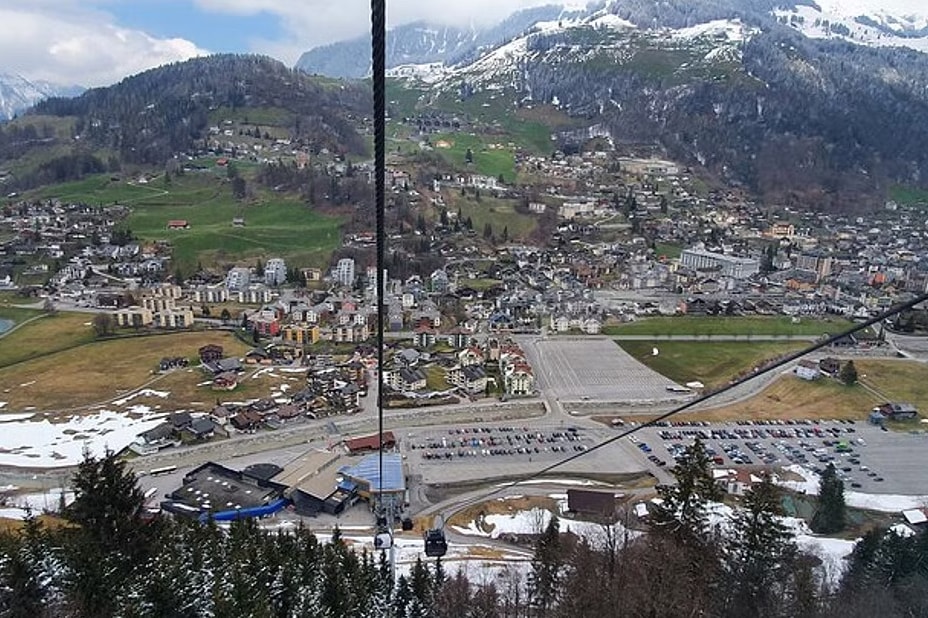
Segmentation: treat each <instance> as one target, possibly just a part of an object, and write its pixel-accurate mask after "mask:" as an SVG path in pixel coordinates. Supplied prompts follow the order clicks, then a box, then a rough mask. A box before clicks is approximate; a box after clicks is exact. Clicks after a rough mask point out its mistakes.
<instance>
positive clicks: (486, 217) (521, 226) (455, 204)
mask: <svg viewBox="0 0 928 618" xmlns="http://www.w3.org/2000/svg"><path fill="white" fill-rule="evenodd" d="M444 196H445V201H446V203H447V204H448V210H449V212H457V210H458V209H459V208H460V209H461V218H462V220H465V221H466V220H467V218H468V217H470V219H471V221H472V222H473V224H474V231H475V232H477V236H478V237H480V238H482V237H483V230H484V228H485V227H486V224H487V223H489V224H490V225H491V226H492V228H493V234H494V235H495V236H496V238H497V239H501V238H502V235H503V231H504V230H508V233H509V238H510V240H518V239H527V238H528V237H529V236H530V235H531V233H532V232H533V231H534V230H535V228H536V227H537V226H538V222H537V221H536V220H535V218H534V217H532V216H531V215H523V214H520V213H518V212H516V210H515V202H514V201H513V200H501V199H496V198H492V197H489V196H481V198H480V201H479V202H478V201H477V200H476V198H475V197H474V196H473V195H472V194H467V196H462V195H461V193H460V191H446V192H445V193H444Z"/></svg>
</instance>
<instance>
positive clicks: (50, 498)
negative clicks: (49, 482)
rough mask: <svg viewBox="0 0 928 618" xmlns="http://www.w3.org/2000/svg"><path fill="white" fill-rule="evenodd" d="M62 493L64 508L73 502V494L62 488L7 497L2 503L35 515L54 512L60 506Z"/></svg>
mask: <svg viewBox="0 0 928 618" xmlns="http://www.w3.org/2000/svg"><path fill="white" fill-rule="evenodd" d="M62 493H63V494H64V504H65V506H67V505H69V504H71V503H72V502H74V492H73V491H68V490H66V489H64V488H63V487H53V488H51V489H49V490H47V491H44V492H37V493H28V494H19V495H12V496H7V497H6V498H4V500H3V501H4V502H5V503H6V506H8V507H15V508H20V509H23V510H25V509H27V508H28V509H31V510H32V512H33V513H36V514H39V513H44V512H46V511H49V512H56V511H58V507H59V506H60V505H61V496H62Z"/></svg>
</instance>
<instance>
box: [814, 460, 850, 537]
mask: <svg viewBox="0 0 928 618" xmlns="http://www.w3.org/2000/svg"><path fill="white" fill-rule="evenodd" d="M818 487H819V489H818V508H816V510H815V514H814V515H813V516H812V522H811V523H810V524H809V525H810V527H811V528H812V530H813V531H815V532H817V533H819V534H833V533H835V532H840V531H841V530H844V526H845V523H846V522H845V517H846V513H845V511H846V507H845V503H844V481H842V480H841V479H839V478H838V473H837V471H836V470H835V466H834V464H832V463H830V464H828V466H827V467H826V468H825V470H824V471H823V472H822V478H821V481H820V482H819V486H818Z"/></svg>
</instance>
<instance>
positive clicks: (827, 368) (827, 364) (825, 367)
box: [818, 356, 841, 376]
mask: <svg viewBox="0 0 928 618" xmlns="http://www.w3.org/2000/svg"><path fill="white" fill-rule="evenodd" d="M818 368H819V370H820V371H821V372H822V373H825V374H828V375H830V376H836V375H838V374H839V373H841V361H839V360H838V359H837V358H834V357H831V356H829V357H828V358H823V359H822V360H820V361H819V362H818Z"/></svg>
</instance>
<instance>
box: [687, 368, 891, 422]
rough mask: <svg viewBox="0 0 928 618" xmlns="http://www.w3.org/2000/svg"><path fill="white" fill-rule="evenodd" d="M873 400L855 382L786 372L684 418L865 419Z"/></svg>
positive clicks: (715, 419) (724, 419)
mask: <svg viewBox="0 0 928 618" xmlns="http://www.w3.org/2000/svg"><path fill="white" fill-rule="evenodd" d="M876 403H879V401H878V399H877V398H876V397H874V395H873V394H872V393H871V392H870V391H868V390H866V389H864V388H863V387H861V386H859V385H855V386H845V385H844V384H842V383H840V382H838V381H837V380H831V379H827V380H826V379H821V380H816V381H815V382H809V381H807V380H802V379H800V378H797V377H796V376H792V375H786V376H782V377H780V378H779V379H777V381H776V382H774V383H773V384H771V385H770V386H769V387H768V388H766V389H764V391H763V392H761V393H760V394H759V395H757V396H756V397H752V398H751V399H748V400H747V401H743V402H740V403H735V404H731V405H727V406H723V407H720V408H716V409H715V410H710V411H707V412H698V413H693V414H687V415H686V418H687V419H691V420H706V421H732V420H739V419H754V418H768V419H789V418H799V419H832V418H840V419H845V418H847V419H853V420H865V419H866V418H867V415H868V414H869V413H870V409H871V408H873V406H874V405H875V404H876Z"/></svg>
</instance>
